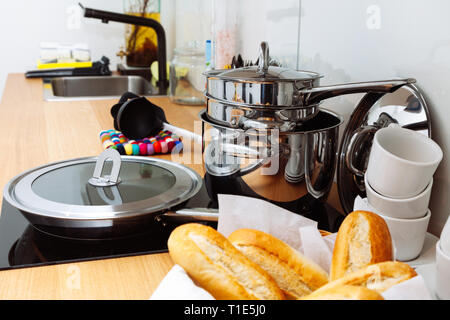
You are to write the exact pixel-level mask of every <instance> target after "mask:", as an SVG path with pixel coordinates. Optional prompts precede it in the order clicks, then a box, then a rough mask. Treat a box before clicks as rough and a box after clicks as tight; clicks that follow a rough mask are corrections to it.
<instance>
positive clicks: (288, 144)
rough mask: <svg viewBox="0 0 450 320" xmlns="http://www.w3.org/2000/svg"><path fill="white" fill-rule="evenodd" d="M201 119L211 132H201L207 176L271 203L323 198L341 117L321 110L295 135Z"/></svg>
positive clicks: (203, 114)
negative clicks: (239, 184) (236, 182)
mask: <svg viewBox="0 0 450 320" xmlns="http://www.w3.org/2000/svg"><path fill="white" fill-rule="evenodd" d="M200 118H201V120H202V121H203V122H204V123H205V124H207V125H209V126H210V131H209V132H207V131H205V132H204V137H205V142H206V148H205V151H204V162H205V168H206V171H207V173H208V174H209V175H210V176H212V177H218V178H226V179H228V181H231V182H230V183H233V182H232V180H233V179H234V180H236V179H239V180H242V181H243V182H244V183H245V184H246V186H247V187H248V190H250V191H251V193H253V194H256V195H258V196H260V197H262V198H264V199H267V200H271V201H275V202H291V201H296V200H298V199H301V198H302V197H305V196H308V197H312V198H314V199H317V200H319V201H325V200H326V198H327V197H328V194H329V191H330V188H331V185H332V182H333V177H334V172H335V167H336V151H337V147H338V137H339V126H340V125H341V124H342V122H343V120H342V118H341V117H340V116H338V115H336V114H334V113H333V112H331V111H328V110H321V111H319V113H318V114H317V116H316V117H315V118H314V119H311V120H310V121H308V122H305V124H304V126H303V127H302V128H301V130H299V131H294V132H279V131H278V130H268V131H267V132H262V131H261V130H253V129H249V130H242V129H230V128H229V127H226V126H221V125H218V124H217V123H215V122H213V121H211V120H210V119H209V118H208V117H207V114H206V111H205V110H204V111H202V112H201V113H200ZM218 181H220V179H218ZM222 181H224V180H223V179H222Z"/></svg>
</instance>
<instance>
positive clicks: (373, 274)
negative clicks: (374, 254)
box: [316, 261, 417, 294]
mask: <svg viewBox="0 0 450 320" xmlns="http://www.w3.org/2000/svg"><path fill="white" fill-rule="evenodd" d="M416 275H417V273H416V272H415V271H414V269H413V268H411V267H410V266H409V265H407V264H406V263H403V262H399V261H385V262H380V263H376V264H371V265H369V266H366V267H365V268H363V269H360V270H358V271H355V272H353V273H350V274H347V275H345V276H343V277H341V278H339V279H337V280H334V281H331V282H329V283H328V284H326V285H324V286H323V287H321V288H319V289H318V290H317V291H318V292H316V294H319V293H320V292H321V291H322V290H324V291H325V290H329V289H330V288H334V287H338V286H342V285H353V286H362V287H366V288H368V289H372V290H375V291H377V292H379V293H381V292H383V291H386V290H387V289H389V288H390V287H392V286H393V285H396V284H398V283H400V282H403V281H405V280H408V279H411V278H413V277H415V276H416Z"/></svg>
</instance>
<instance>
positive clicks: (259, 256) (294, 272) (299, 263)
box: [228, 229, 328, 299]
mask: <svg viewBox="0 0 450 320" xmlns="http://www.w3.org/2000/svg"><path fill="white" fill-rule="evenodd" d="M228 240H230V242H231V243H232V244H233V245H234V246H235V247H236V248H238V249H239V250H240V251H242V252H243V253H244V254H245V255H246V256H247V257H248V258H249V259H250V260H252V261H253V262H255V263H256V264H258V265H259V266H260V267H262V268H263V269H264V270H266V271H267V272H268V273H269V275H270V276H271V277H272V278H273V279H274V280H275V282H276V283H277V284H278V286H279V287H280V288H281V290H283V293H284V294H285V296H286V298H287V299H298V298H300V297H302V296H305V295H308V294H310V293H311V292H313V291H314V290H316V289H318V288H320V287H321V286H323V285H324V284H326V283H328V274H327V273H326V271H324V270H323V269H322V268H321V267H320V266H319V265H317V264H316V263H315V262H314V261H312V260H309V259H308V258H307V257H305V256H303V255H302V254H301V253H300V252H298V251H297V250H295V249H293V248H292V247H290V246H289V245H288V244H286V243H284V242H283V241H281V240H279V239H277V238H276V237H274V236H272V235H270V234H267V233H265V232H262V231H258V230H253V229H239V230H236V231H234V232H233V233H231V234H230V235H229V237H228Z"/></svg>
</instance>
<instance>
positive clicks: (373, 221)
mask: <svg viewBox="0 0 450 320" xmlns="http://www.w3.org/2000/svg"><path fill="white" fill-rule="evenodd" d="M391 260H393V250H392V240H391V235H390V233H389V229H388V226H387V224H386V222H385V221H384V219H383V218H381V217H380V216H379V215H377V214H375V213H372V212H367V211H354V212H352V213H350V214H349V215H348V216H347V217H346V218H345V219H344V221H343V222H342V224H341V226H340V228H339V231H338V234H337V237H336V241H335V244H334V249H333V257H332V260H331V268H330V280H331V281H333V280H336V279H338V278H340V277H342V276H344V275H346V274H349V273H352V272H355V271H357V270H359V269H361V268H364V267H365V266H368V265H370V264H374V263H378V262H383V261H391Z"/></svg>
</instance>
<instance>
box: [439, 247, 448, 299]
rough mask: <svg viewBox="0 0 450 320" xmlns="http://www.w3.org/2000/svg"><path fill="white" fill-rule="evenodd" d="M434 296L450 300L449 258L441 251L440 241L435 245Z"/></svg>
mask: <svg viewBox="0 0 450 320" xmlns="http://www.w3.org/2000/svg"><path fill="white" fill-rule="evenodd" d="M436 295H437V296H438V298H439V299H441V300H450V256H448V255H446V254H445V252H443V251H442V248H441V241H438V242H437V243H436Z"/></svg>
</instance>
